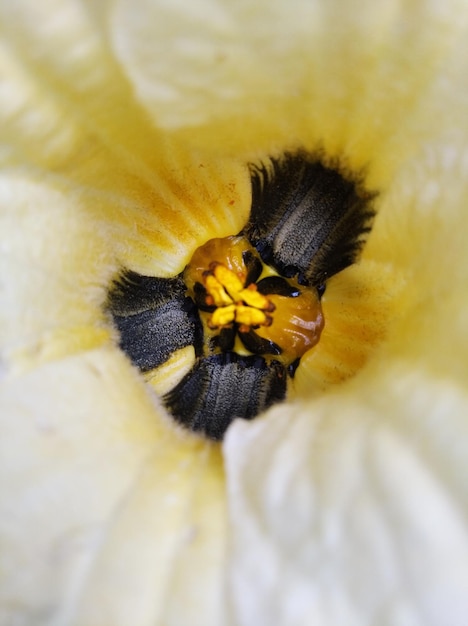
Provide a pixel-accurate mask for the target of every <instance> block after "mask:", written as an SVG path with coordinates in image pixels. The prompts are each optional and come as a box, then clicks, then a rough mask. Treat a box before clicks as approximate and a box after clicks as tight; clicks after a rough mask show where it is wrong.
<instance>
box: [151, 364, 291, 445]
mask: <svg viewBox="0 0 468 626" xmlns="http://www.w3.org/2000/svg"><path fill="white" fill-rule="evenodd" d="M285 396H286V370H285V368H284V367H283V366H282V365H280V364H279V363H277V362H272V363H270V364H268V365H267V364H266V362H265V360H264V359H262V358H261V357H258V356H247V357H242V356H239V355H237V354H236V353H234V352H226V353H224V354H216V355H212V356H210V357H207V358H202V359H199V360H198V361H197V363H196V365H195V367H194V368H193V369H192V370H191V371H190V372H189V373H188V374H187V375H186V376H185V377H184V378H183V379H182V380H181V382H180V383H179V384H178V385H177V386H176V387H175V388H174V389H173V390H172V391H170V392H169V393H168V394H167V395H165V396H164V398H163V400H164V403H165V405H166V407H167V408H168V410H169V412H170V413H171V414H172V415H173V416H174V417H175V419H176V420H177V421H178V422H180V423H181V424H183V425H184V426H186V427H188V428H190V429H191V430H193V431H195V432H200V433H203V434H204V435H206V436H207V437H209V438H210V439H215V440H220V439H222V438H223V436H224V433H225V431H226V429H227V427H228V426H229V424H230V423H231V422H232V420H233V419H235V418H236V417H242V418H243V419H247V420H250V419H252V418H254V417H255V416H256V415H258V414H259V413H261V412H262V411H264V410H265V409H267V408H268V407H269V406H271V405H272V404H274V403H275V402H280V401H281V400H284V398H285Z"/></svg>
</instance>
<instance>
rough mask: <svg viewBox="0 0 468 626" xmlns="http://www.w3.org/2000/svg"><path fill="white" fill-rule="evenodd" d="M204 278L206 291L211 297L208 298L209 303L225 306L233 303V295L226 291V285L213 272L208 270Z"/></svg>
mask: <svg viewBox="0 0 468 626" xmlns="http://www.w3.org/2000/svg"><path fill="white" fill-rule="evenodd" d="M204 280H205V287H206V291H207V292H208V296H209V297H210V299H207V304H214V305H216V306H220V307H223V306H228V305H230V304H232V303H233V302H232V299H231V297H230V296H229V295H228V294H227V293H226V290H225V288H224V285H223V284H222V283H221V282H220V281H219V280H218V279H217V278H216V277H215V276H213V274H211V272H207V274H206V276H204Z"/></svg>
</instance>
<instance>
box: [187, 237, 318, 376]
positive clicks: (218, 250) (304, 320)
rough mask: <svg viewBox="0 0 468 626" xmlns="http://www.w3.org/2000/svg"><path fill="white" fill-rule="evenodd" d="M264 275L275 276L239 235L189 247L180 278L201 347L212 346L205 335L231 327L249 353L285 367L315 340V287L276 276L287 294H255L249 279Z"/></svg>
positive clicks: (258, 278) (256, 290) (217, 332)
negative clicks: (193, 309) (195, 312)
mask: <svg viewBox="0 0 468 626" xmlns="http://www.w3.org/2000/svg"><path fill="white" fill-rule="evenodd" d="M265 273H266V274H267V275H268V276H278V275H277V274H276V273H275V272H274V271H273V270H272V269H271V268H268V269H267V270H266V268H265V266H264V265H263V264H262V262H261V259H260V256H259V255H258V253H257V251H256V250H255V248H253V247H252V246H251V245H250V243H249V242H248V240H247V239H246V238H245V237H242V236H237V237H225V238H222V239H221V238H220V239H211V240H210V241H208V242H207V243H206V244H205V245H203V246H201V247H200V248H198V249H197V250H196V251H195V253H194V255H193V257H192V259H191V260H190V263H189V264H188V265H187V267H186V269H185V271H184V281H185V284H186V286H187V292H188V295H189V296H190V297H191V298H192V299H193V300H194V301H195V302H196V303H197V305H198V307H199V313H200V317H201V319H202V321H203V322H204V328H205V334H206V342H205V343H206V346H207V349H209V350H211V351H213V350H216V349H217V348H210V346H212V345H216V342H215V344H213V343H212V342H210V339H212V338H214V337H216V336H217V334H219V332H220V331H221V330H222V329H232V331H233V332H234V333H239V336H240V338H241V340H242V342H243V343H245V342H246V341H247V345H249V350H250V351H252V352H254V353H255V354H261V355H262V356H264V357H265V358H271V359H275V360H277V361H280V362H281V363H283V364H284V365H286V366H287V365H289V364H291V363H293V362H294V361H297V360H298V359H300V358H301V357H302V356H303V354H304V353H305V352H307V350H309V349H310V348H312V347H313V346H314V345H315V344H316V343H317V342H318V340H319V338H320V333H321V331H322V328H323V326H324V319H323V315H322V309H321V306H320V300H319V297H318V293H317V291H316V290H315V289H313V288H310V287H303V286H300V285H299V284H298V283H297V282H296V281H295V280H293V279H285V278H282V277H281V280H282V281H283V284H284V286H285V287H286V288H290V292H291V294H293V295H279V294H277V293H271V294H269V293H267V294H265V293H263V292H262V293H260V291H258V289H257V284H256V282H255V281H258V280H260V279H261V278H262V277H263V274H265ZM247 334H249V338H246V335H247ZM272 344H273V347H271V346H272ZM268 346H269V347H268ZM219 349H220V348H219ZM219 349H218V350H219Z"/></svg>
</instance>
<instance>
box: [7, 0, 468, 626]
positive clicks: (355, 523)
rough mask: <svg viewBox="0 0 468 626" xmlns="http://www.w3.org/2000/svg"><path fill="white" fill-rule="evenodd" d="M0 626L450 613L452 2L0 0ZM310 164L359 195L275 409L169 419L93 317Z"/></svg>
mask: <svg viewBox="0 0 468 626" xmlns="http://www.w3.org/2000/svg"><path fill="white" fill-rule="evenodd" d="M0 24H1V29H2V38H1V41H0V116H1V117H0V136H1V152H0V158H1V160H2V173H1V182H0V204H1V213H0V224H1V226H0V263H1V266H0V271H1V274H0V298H1V303H0V342H1V343H0V346H1V353H0V355H1V361H0V366H1V374H2V382H1V384H2V387H1V392H0V421H1V426H0V433H1V437H0V463H1V468H0V480H1V486H0V542H1V543H0V624H2V626H3V624H5V625H7V624H8V625H10V624H15V625H16V624H21V625H23V624H27V625H34V626H36V625H40V624H47V625H49V624H54V625H62V624H64V625H68V624H73V625H76V624H79V625H80V626H85V625H86V626H91V625H92V626H128V625H130V624H131V625H132V626H140V625H141V626H146V625H150V624H158V625H164V626H168V625H171V626H173V625H183V626H185V625H187V626H188V625H190V626H197V625H200V626H210V625H213V626H219V625H224V624H233V625H239V626H250V625H255V626H259V625H268V626H270V625H288V626H290V625H295V626H296V625H306V624H307V625H308V624H311V625H320V626H331V625H335V624H339V625H345V626H353V625H355V624H356V625H359V626H362V625H366V624H369V625H370V624H378V625H379V626H380V625H382V626H383V625H393V624H395V625H396V624H398V625H400V624H401V625H404V626H407V625H416V624H418V625H419V624H421V625H424V626H432V625H433V626H440V625H441V624H443V625H445V624H447V625H450V626H455V625H460V626H461V625H464V624H466V623H467V620H468V532H467V525H466V516H467V507H468V498H467V489H468V480H467V478H466V477H467V475H468V473H467V472H468V467H467V466H468V454H467V443H466V442H467V440H468V388H467V378H468V317H467V316H468V314H467V307H466V303H467V291H466V290H467V285H468V276H467V274H468V246H467V244H466V239H467V236H468V213H467V211H466V206H465V205H466V202H467V198H468V136H467V135H468V121H467V116H466V111H467V105H468V84H467V81H468V78H467V77H468V54H467V52H468V50H467V48H468V45H467V41H468V7H467V5H466V3H465V2H462V1H461V0H449V1H448V2H439V3H437V2H430V1H429V0H426V1H423V0H421V1H419V2H418V1H414V2H413V1H412V2H406V3H398V2H396V1H390V0H388V1H385V0H383V1H382V2H377V3H373V2H370V1H368V0H365V1H364V2H360V3H357V2H352V1H351V0H347V1H343V0H331V1H328V0H327V1H325V0H323V1H320V2H319V1H315V2H314V1H310V2H309V1H308V0H292V1H291V2H287V3H286V2H281V1H280V0H270V1H268V2H267V1H266V0H254V1H250V2H247V1H246V0H241V1H240V2H229V1H228V0H197V1H196V2H193V3H190V2H180V1H173V2H165V1H163V0H133V1H130V0H108V1H107V2H104V0H103V1H101V2H92V1H91V0H89V1H85V0H83V1H82V2H79V0H43V1H42V2H37V3H35V2H32V0H15V2H11V1H10V0H0ZM297 149H304V150H308V151H316V150H318V149H320V150H321V153H322V154H324V155H326V157H327V159H330V160H332V161H333V160H337V161H339V162H340V163H341V164H342V165H343V166H344V167H346V168H347V169H348V170H350V171H353V172H364V176H365V181H366V185H367V186H368V187H369V189H372V190H375V191H377V192H378V194H379V195H378V197H377V200H376V209H377V218H376V221H375V224H374V228H373V230H372V232H371V234H370V236H369V239H368V243H367V245H366V247H365V250H364V253H363V256H362V259H361V261H360V262H359V263H358V264H356V265H355V266H352V267H350V268H349V269H347V270H345V271H344V272H342V273H340V274H338V275H337V276H335V277H334V278H333V279H332V280H330V283H329V286H328V288H327V293H326V299H325V300H324V313H325V317H326V326H325V331H324V335H323V337H322V340H321V342H320V343H319V345H318V346H317V349H314V350H313V351H312V352H311V353H310V354H309V355H307V356H306V357H305V358H304V360H303V362H301V366H300V367H299V370H298V372H297V382H296V389H295V393H293V394H291V396H290V398H289V399H288V401H287V402H286V403H284V404H279V405H277V406H275V407H273V408H272V409H271V410H270V411H268V412H267V414H266V415H264V416H260V417H259V418H258V419H257V420H255V421H253V422H245V421H241V420H239V421H236V422H235V423H234V424H233V425H232V427H231V428H230V429H229V431H228V434H227V437H226V439H225V441H224V443H223V444H222V447H221V446H220V445H219V444H215V443H211V442H207V441H206V442H205V441H203V440H201V439H198V438H196V437H195V436H193V435H191V434H190V433H186V432H184V431H182V430H181V429H180V428H178V427H175V426H174V425H173V423H172V421H171V419H170V418H169V417H168V416H167V415H166V414H165V411H164V409H163V408H162V405H161V403H160V401H159V400H158V399H157V397H156V395H155V394H154V392H153V391H152V388H151V387H150V386H149V385H148V384H147V383H146V382H145V381H144V380H143V378H142V376H141V375H140V373H139V372H138V371H137V370H136V369H135V368H134V367H133V366H132V365H131V364H130V363H129V360H128V359H127V358H126V357H125V355H124V354H123V353H122V352H121V351H120V349H119V348H118V338H117V333H116V331H115V329H114V328H113V326H112V324H111V323H110V321H109V319H108V317H107V315H106V313H105V306H104V305H105V302H106V298H107V293H108V290H109V288H110V285H111V282H112V280H113V279H114V278H115V277H116V275H117V274H118V272H119V271H120V269H121V268H122V267H126V268H130V269H132V270H134V271H137V272H140V273H142V274H149V275H156V276H172V275H174V274H177V273H178V272H180V271H181V269H182V268H183V267H184V265H185V264H186V263H187V260H188V259H189V258H190V256H191V254H192V252H193V251H194V249H195V248H196V247H197V246H199V245H201V244H202V243H204V242H205V241H206V240H207V239H209V238H211V237H213V236H220V237H223V236H227V235H231V234H234V233H236V232H238V231H239V229H240V228H241V227H242V225H243V224H244V223H245V221H246V219H247V217H248V213H249V202H250V186H249V175H248V169H247V164H248V163H251V162H262V161H264V160H265V159H268V157H269V156H271V155H278V154H281V153H283V152H285V151H288V150H297Z"/></svg>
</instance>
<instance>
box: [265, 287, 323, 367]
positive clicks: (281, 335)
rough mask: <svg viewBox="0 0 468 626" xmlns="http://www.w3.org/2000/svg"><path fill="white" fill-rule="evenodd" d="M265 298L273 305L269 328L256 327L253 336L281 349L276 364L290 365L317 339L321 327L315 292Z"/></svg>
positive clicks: (305, 291)
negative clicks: (293, 296)
mask: <svg viewBox="0 0 468 626" xmlns="http://www.w3.org/2000/svg"><path fill="white" fill-rule="evenodd" d="M288 282H289V283H291V282H292V281H291V280H288ZM268 297H269V299H270V300H271V301H272V303H273V304H274V305H275V312H274V314H273V315H272V316H271V317H272V323H271V326H268V327H259V328H257V329H256V330H255V333H256V334H257V335H258V336H259V337H262V338H263V339H267V340H269V341H272V342H273V343H275V344H276V345H278V346H279V347H280V348H281V349H282V352H281V354H280V355H279V356H278V361H281V362H283V363H284V364H289V363H292V362H293V361H295V360H296V359H300V358H301V356H303V354H305V353H306V352H307V350H310V348H312V347H313V346H315V344H316V343H318V341H319V339H320V334H321V332H322V329H323V326H324V318H323V314H322V307H321V306H320V300H319V298H318V295H317V292H316V291H315V290H312V289H308V288H303V287H301V288H300V294H299V295H298V296H296V297H295V298H291V297H286V296H279V295H276V294H272V295H269V296H268Z"/></svg>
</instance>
